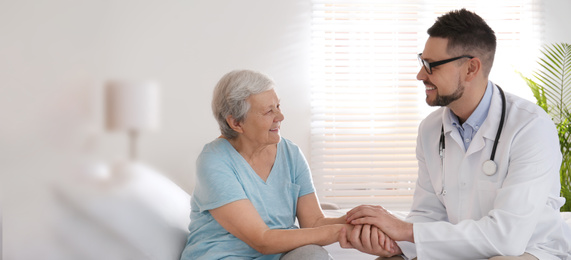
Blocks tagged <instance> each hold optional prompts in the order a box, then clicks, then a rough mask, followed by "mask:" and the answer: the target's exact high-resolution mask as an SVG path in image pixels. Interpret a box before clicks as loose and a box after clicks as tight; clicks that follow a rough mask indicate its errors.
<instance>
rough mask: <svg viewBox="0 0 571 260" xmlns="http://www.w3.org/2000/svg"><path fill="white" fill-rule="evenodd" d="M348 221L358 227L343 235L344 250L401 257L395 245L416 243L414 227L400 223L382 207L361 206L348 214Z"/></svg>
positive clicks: (341, 237)
mask: <svg viewBox="0 0 571 260" xmlns="http://www.w3.org/2000/svg"><path fill="white" fill-rule="evenodd" d="M345 219H346V221H347V223H349V224H353V225H355V227H354V228H353V229H352V230H348V231H347V230H345V229H343V230H342V231H341V233H340V235H339V244H340V245H341V247H342V248H355V249H357V250H359V251H361V252H365V253H368V254H373V255H378V256H382V257H390V256H394V255H400V254H402V252H401V250H400V248H399V246H398V245H397V244H396V242H395V241H409V242H414V237H413V232H412V223H408V222H405V221H402V220H400V219H398V218H397V217H395V216H394V215H392V214H391V213H389V212H388V211H387V210H386V209H384V208H383V207H381V206H372V205H361V206H358V207H356V208H354V209H352V210H350V211H349V212H347V215H346V217H345Z"/></svg>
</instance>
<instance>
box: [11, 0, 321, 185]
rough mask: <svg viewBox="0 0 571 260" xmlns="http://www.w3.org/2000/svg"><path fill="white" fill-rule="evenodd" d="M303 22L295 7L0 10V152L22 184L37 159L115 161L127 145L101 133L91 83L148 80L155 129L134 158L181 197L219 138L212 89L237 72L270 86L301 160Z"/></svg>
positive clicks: (173, 2) (109, 4) (58, 0)
mask: <svg viewBox="0 0 571 260" xmlns="http://www.w3.org/2000/svg"><path fill="white" fill-rule="evenodd" d="M309 24H310V3H309V1H306V0H294V1H266V0H246V1H207V0H204V1H178V0H168V1H138V0H132V1H75V0H55V1H3V2H2V3H1V4H0V31H1V32H2V36H1V37H2V40H0V47H1V48H0V57H1V58H0V78H1V79H2V86H3V87H2V97H1V98H2V102H1V104H2V108H3V109H2V110H3V112H2V113H3V114H2V115H3V118H7V119H8V122H9V123H8V124H9V125H8V128H7V129H5V128H4V127H0V128H4V129H2V130H1V131H2V145H1V146H2V148H0V149H2V152H3V154H7V155H8V156H9V157H10V158H13V160H16V161H19V163H17V164H16V163H15V164H14V165H15V167H17V168H18V169H21V165H20V164H21V163H25V162H31V161H30V160H33V161H34V162H35V164H36V165H37V167H32V168H31V169H28V173H29V174H31V176H30V177H32V176H35V175H36V173H37V171H36V170H40V169H48V168H50V167H47V168H46V166H47V165H46V164H47V163H48V162H46V160H44V159H43V158H44V157H45V156H47V155H49V156H54V155H56V154H60V155H63V154H65V155H69V154H70V153H71V154H74V155H78V154H85V153H89V154H90V157H89V159H90V160H91V161H90V162H94V161H100V162H110V161H115V160H120V159H122V158H124V157H126V154H127V143H126V136H125V135H124V134H123V133H108V132H105V130H104V128H103V120H104V118H103V107H102V103H103V99H102V92H101V91H102V85H103V83H104V82H105V81H106V80H108V79H112V78H120V79H135V80H146V79H156V80H158V81H159V82H160V83H161V84H162V111H161V129H160V130H159V131H157V132H150V133H143V134H142V135H141V137H140V142H139V148H140V149H139V154H140V157H141V159H142V161H144V162H146V163H148V164H149V165H151V166H153V167H155V168H157V169H158V170H159V171H161V172H163V173H164V174H165V175H167V176H168V177H169V178H171V179H173V180H174V181H176V182H177V183H179V184H180V185H181V186H182V187H183V188H185V189H186V190H187V191H189V192H190V191H191V190H192V188H193V177H192V176H193V173H194V161H195V159H196V157H197V155H198V153H199V152H200V150H201V149H202V146H203V145H204V144H205V143H207V142H209V141H211V140H213V139H214V138H216V137H217V136H219V131H218V127H217V125H216V123H215V120H214V119H213V117H212V115H211V112H210V100H211V92H212V89H213V87H214V85H215V84H216V82H217V81H218V79H219V78H220V77H221V76H222V75H223V74H224V73H226V72H228V71H230V70H233V69H241V68H248V69H255V70H260V71H262V72H265V73H267V74H268V75H270V76H271V77H273V78H274V80H275V81H276V82H277V84H278V94H279V95H280V98H281V99H282V108H283V110H284V113H285V116H286V120H285V122H284V123H283V124H282V134H283V136H285V137H286V138H289V139H291V140H293V141H294V142H296V143H298V144H299V145H300V146H301V147H302V149H303V150H304V151H306V152H307V151H308V149H309V146H308V141H309V112H310V107H309V48H310V42H309V39H310V30H309ZM6 87H7V88H6ZM3 121H4V122H6V121H5V120H3ZM58 157H60V158H59V159H63V158H65V157H62V156H58ZM54 160H57V159H54ZM47 161H50V160H47ZM50 166H52V165H51V164H50ZM54 169H56V168H54ZM46 174H53V173H46Z"/></svg>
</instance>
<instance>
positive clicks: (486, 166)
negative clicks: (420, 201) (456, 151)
mask: <svg viewBox="0 0 571 260" xmlns="http://www.w3.org/2000/svg"><path fill="white" fill-rule="evenodd" d="M496 87H498V90H499V91H500V96H501V98H502V117H501V118H500V124H499V125H498V130H497V131H496V138H495V139H494V146H493V147H492V153H491V155H490V160H487V161H485V162H484V164H483V166H484V167H483V171H484V173H485V174H486V175H488V176H491V175H494V174H495V173H496V171H497V164H496V163H495V162H494V159H495V157H496V149H497V147H498V143H499V141H500V136H501V134H502V129H503V128H504V121H505V115H506V96H505V94H504V91H503V90H502V88H500V86H498V85H496ZM438 148H439V154H440V160H441V162H442V190H441V191H440V194H441V195H446V189H445V188H444V187H445V178H446V172H445V170H444V165H445V162H444V151H445V149H446V137H445V135H444V124H442V126H441V128H440V141H439V145H438ZM490 164H491V168H490V167H489V166H490Z"/></svg>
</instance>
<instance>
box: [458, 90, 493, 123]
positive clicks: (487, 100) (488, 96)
mask: <svg viewBox="0 0 571 260" xmlns="http://www.w3.org/2000/svg"><path fill="white" fill-rule="evenodd" d="M492 91H493V83H492V82H491V81H488V85H487V86H486V92H484V96H483V97H482V100H481V101H480V104H478V106H477V107H476V110H474V112H472V114H471V115H470V117H468V119H467V120H466V122H464V124H462V127H463V128H465V127H466V126H470V127H471V128H472V129H474V130H475V131H474V132H476V131H478V129H480V126H482V124H483V123H484V120H486V117H487V116H488V111H489V110H490V104H491V103H492ZM450 119H451V120H452V125H454V126H457V127H458V126H459V125H460V122H459V121H458V117H457V116H456V115H454V113H453V112H452V110H450Z"/></svg>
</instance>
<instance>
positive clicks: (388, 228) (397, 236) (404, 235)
mask: <svg viewBox="0 0 571 260" xmlns="http://www.w3.org/2000/svg"><path fill="white" fill-rule="evenodd" d="M347 223H350V224H353V225H367V224H368V225H373V226H376V227H377V228H379V229H380V230H381V231H382V232H383V233H385V234H387V235H388V236H389V237H390V238H391V239H392V240H395V241H409V242H413V243H414V234H413V229H412V227H413V225H412V223H408V222H405V221H402V220H400V219H399V218H397V217H395V216H394V215H392V214H391V213H389V212H388V211H387V210H386V209H384V208H383V207H381V206H371V205H361V206H358V207H356V208H354V209H352V210H350V211H349V212H347Z"/></svg>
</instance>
